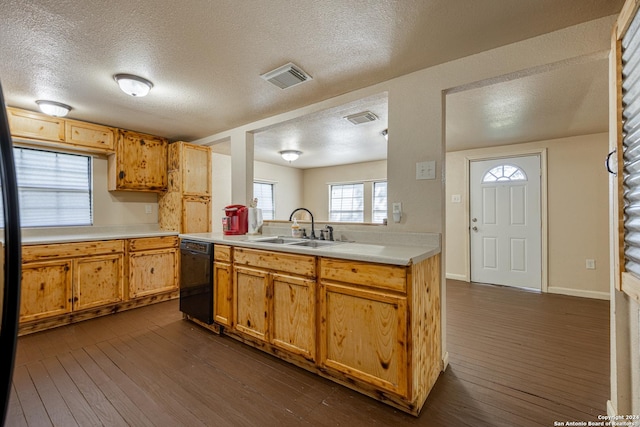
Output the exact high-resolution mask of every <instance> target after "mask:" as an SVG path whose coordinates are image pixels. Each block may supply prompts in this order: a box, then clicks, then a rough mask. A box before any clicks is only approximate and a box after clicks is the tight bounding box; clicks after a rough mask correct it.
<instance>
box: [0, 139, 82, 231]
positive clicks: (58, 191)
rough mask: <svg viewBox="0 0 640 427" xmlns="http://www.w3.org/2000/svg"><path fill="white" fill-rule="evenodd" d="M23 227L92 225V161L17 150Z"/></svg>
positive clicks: (14, 150) (27, 149)
mask: <svg viewBox="0 0 640 427" xmlns="http://www.w3.org/2000/svg"><path fill="white" fill-rule="evenodd" d="M13 152H14V157H15V164H16V175H17V178H18V195H19V203H20V223H21V226H22V227H49V226H74V225H91V224H92V210H91V157H90V156H82V155H76V154H64V153H55V152H52V151H43V150H34V149H31V148H20V147H15V148H14V149H13Z"/></svg>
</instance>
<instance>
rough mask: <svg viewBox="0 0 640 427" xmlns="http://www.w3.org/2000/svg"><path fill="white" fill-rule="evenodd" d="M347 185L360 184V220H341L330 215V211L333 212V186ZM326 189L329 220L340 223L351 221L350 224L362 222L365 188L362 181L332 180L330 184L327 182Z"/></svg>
mask: <svg viewBox="0 0 640 427" xmlns="http://www.w3.org/2000/svg"><path fill="white" fill-rule="evenodd" d="M347 185H359V186H362V210H361V211H359V212H362V220H361V221H342V220H339V219H334V218H333V217H332V212H333V209H332V207H333V197H332V194H333V187H335V186H347ZM328 190H329V194H328V196H329V221H330V222H342V223H352V224H364V223H365V222H364V219H365V191H364V190H365V189H364V182H362V181H356V182H332V183H330V184H328ZM340 212H346V211H340ZM350 212H355V211H350Z"/></svg>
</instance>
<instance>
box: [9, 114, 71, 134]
mask: <svg viewBox="0 0 640 427" xmlns="http://www.w3.org/2000/svg"><path fill="white" fill-rule="evenodd" d="M7 113H8V119H9V128H10V130H11V135H12V136H20V137H23V138H29V139H41V140H44V141H55V142H62V141H64V120H63V119H60V118H58V117H51V116H47V115H44V114H39V113H34V112H32V111H25V110H20V109H17V108H7Z"/></svg>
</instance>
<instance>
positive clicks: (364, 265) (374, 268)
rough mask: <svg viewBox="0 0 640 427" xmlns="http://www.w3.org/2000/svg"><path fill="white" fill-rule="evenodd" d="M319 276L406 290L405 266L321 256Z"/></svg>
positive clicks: (357, 283) (394, 289)
mask: <svg viewBox="0 0 640 427" xmlns="http://www.w3.org/2000/svg"><path fill="white" fill-rule="evenodd" d="M320 278H321V279H322V280H331V281H337V282H343V283H353V284H356V285H363V286H371V287H374V288H381V289H388V290H391V291H397V292H406V291H407V269H406V267H399V266H393V265H381V264H371V263H368V262H359V261H345V260H337V259H331V258H322V259H321V260H320Z"/></svg>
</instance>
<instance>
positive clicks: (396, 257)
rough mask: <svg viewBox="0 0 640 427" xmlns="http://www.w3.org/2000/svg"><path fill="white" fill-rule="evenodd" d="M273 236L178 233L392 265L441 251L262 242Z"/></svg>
mask: <svg viewBox="0 0 640 427" xmlns="http://www.w3.org/2000/svg"><path fill="white" fill-rule="evenodd" d="M273 237H276V236H263V235H241V236H227V235H224V234H222V233H194V234H180V238H182V239H187V240H197V241H202V242H210V243H217V244H225V245H230V246H240V247H245V248H253V249H266V250H272V251H282V252H289V253H297V254H304V255H316V256H322V257H330V258H339V259H348V260H353V261H365V262H377V263H382V264H393V265H410V264H414V263H417V262H420V261H422V260H424V259H427V258H430V257H432V256H433V255H436V254H438V253H440V245H439V244H435V243H431V244H423V245H402V244H397V243H388V242H385V243H384V244H377V243H357V242H335V244H334V245H330V246H321V247H317V248H312V247H306V246H297V245H295V244H291V243H289V244H274V243H265V242H261V240H265V239H269V238H273ZM287 238H289V237H287Z"/></svg>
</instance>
